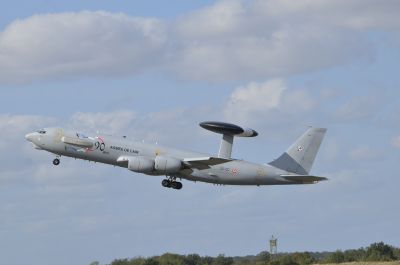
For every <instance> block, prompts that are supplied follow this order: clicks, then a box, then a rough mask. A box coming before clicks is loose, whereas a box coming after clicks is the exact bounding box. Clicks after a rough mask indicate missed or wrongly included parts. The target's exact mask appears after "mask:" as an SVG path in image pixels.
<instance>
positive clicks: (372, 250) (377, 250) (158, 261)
mask: <svg viewBox="0 0 400 265" xmlns="http://www.w3.org/2000/svg"><path fill="white" fill-rule="evenodd" d="M394 260H400V248H396V247H393V246H390V245H387V244H385V243H383V242H379V243H373V244H371V245H370V246H368V247H366V248H359V249H351V250H344V251H342V250H337V251H335V252H294V253H278V254H274V255H271V254H270V253H269V252H267V251H264V252H261V253H259V254H258V255H250V256H245V257H226V256H225V255H219V256H217V257H208V256H205V257H202V256H200V255H198V254H189V255H178V254H171V253H166V254H164V255H161V256H154V257H148V258H144V257H136V258H131V259H116V260H114V261H112V262H111V263H110V264H109V265H310V264H315V263H319V264H324V263H325V264H328V263H343V262H354V261H394ZM90 265H100V263H99V262H97V261H95V262H92V263H91V264H90Z"/></svg>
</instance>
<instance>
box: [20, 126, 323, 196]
mask: <svg viewBox="0 0 400 265" xmlns="http://www.w3.org/2000/svg"><path fill="white" fill-rule="evenodd" d="M200 126H201V127H202V128H204V129H207V130H210V131H212V132H215V133H218V134H222V140H221V143H220V147H219V152H218V155H217V156H213V155H209V154H204V153H197V152H190V151H184V150H178V149H173V148H169V147H164V146H160V145H157V144H148V143H144V142H137V141H131V140H129V139H127V138H126V137H125V136H123V137H116V136H110V135H101V134H99V135H96V136H92V137H90V136H86V135H85V134H82V133H77V132H72V131H67V130H64V129H62V128H46V129H41V130H38V131H36V132H33V133H29V134H27V135H26V136H25V138H26V139H27V140H28V141H29V142H31V143H32V145H33V147H34V148H36V149H39V150H46V151H48V152H51V153H53V154H55V155H56V157H55V159H54V160H53V164H54V165H56V166H57V165H59V164H60V157H61V156H67V157H74V158H79V159H84V160H89V161H95V162H99V163H105V164H110V165H114V166H120V167H124V168H127V169H129V170H131V171H134V172H138V173H144V174H146V175H152V176H165V179H163V180H162V182H161V184H162V186H163V187H167V188H173V189H177V190H179V189H181V188H182V183H181V182H179V181H177V180H178V179H180V180H182V179H186V180H191V181H202V182H207V183H214V184H221V185H257V186H260V185H286V184H313V183H318V182H319V181H323V180H326V179H327V178H324V177H317V176H312V175H310V174H309V172H310V170H311V167H312V165H313V162H314V159H315V157H316V155H317V152H318V150H319V147H320V145H321V142H322V140H323V138H324V136H325V133H326V129H325V128H312V127H310V128H309V129H308V130H307V131H306V132H305V133H304V134H303V135H302V136H301V137H300V138H299V139H298V140H297V141H296V142H295V143H294V144H292V145H291V146H290V147H289V148H288V149H287V150H286V152H284V153H283V154H282V155H281V156H279V157H278V158H277V159H275V160H273V161H272V162H270V163H268V164H256V163H252V162H247V161H244V160H238V159H233V158H231V153H232V146H233V140H234V137H255V136H257V135H258V133H257V132H256V131H255V130H253V129H248V128H242V127H240V126H238V125H235V124H230V123H225V122H214V121H208V122H202V123H200Z"/></svg>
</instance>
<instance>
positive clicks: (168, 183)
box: [161, 178, 183, 190]
mask: <svg viewBox="0 0 400 265" xmlns="http://www.w3.org/2000/svg"><path fill="white" fill-rule="evenodd" d="M161 185H162V186H163V187H165V188H173V189H175V190H180V189H182V187H183V185H182V183H181V182H179V181H175V179H174V178H171V179H164V180H163V181H162V182H161Z"/></svg>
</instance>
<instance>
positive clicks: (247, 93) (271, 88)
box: [225, 79, 286, 120]
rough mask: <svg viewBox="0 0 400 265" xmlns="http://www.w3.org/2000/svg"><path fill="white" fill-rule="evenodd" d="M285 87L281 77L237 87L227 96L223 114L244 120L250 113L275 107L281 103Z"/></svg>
mask: <svg viewBox="0 0 400 265" xmlns="http://www.w3.org/2000/svg"><path fill="white" fill-rule="evenodd" d="M285 89H286V87H285V84H284V81H283V80H282V79H273V80H269V81H266V82H264V83H256V82H252V83H250V84H248V85H247V86H244V87H239V88H237V89H236V90H235V91H234V92H233V93H232V94H231V95H230V97H229V100H228V103H227V105H226V108H225V116H227V117H228V118H229V119H231V120H232V119H238V120H245V119H246V117H247V116H249V115H251V114H254V113H259V112H266V111H268V110H271V109H276V108H277V107H278V106H279V104H280V103H281V98H282V93H283V91H284V90H285Z"/></svg>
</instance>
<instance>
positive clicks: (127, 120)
mask: <svg viewBox="0 0 400 265" xmlns="http://www.w3.org/2000/svg"><path fill="white" fill-rule="evenodd" d="M136 118H137V114H136V113H135V112H133V111H127V110H125V111H113V112H97V113H92V112H76V113H74V114H73V115H72V117H71V119H70V127H72V128H74V129H75V130H80V131H88V132H96V131H99V132H101V133H113V134H114V133H121V132H123V131H124V130H127V129H128V127H130V126H132V122H133V121H135V119H136Z"/></svg>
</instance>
